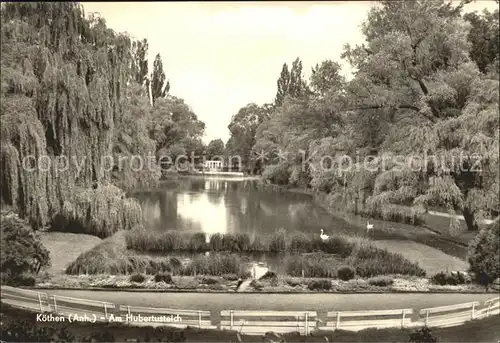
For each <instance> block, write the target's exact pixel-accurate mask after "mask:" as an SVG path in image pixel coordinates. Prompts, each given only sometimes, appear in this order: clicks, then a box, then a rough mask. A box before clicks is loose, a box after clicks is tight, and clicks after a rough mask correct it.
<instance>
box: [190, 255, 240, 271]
mask: <svg viewBox="0 0 500 343" xmlns="http://www.w3.org/2000/svg"><path fill="white" fill-rule="evenodd" d="M242 269H243V264H242V262H241V259H240V257H239V256H237V255H233V254H210V255H208V256H205V255H198V256H195V257H194V258H193V260H192V261H190V262H189V263H188V264H187V265H186V266H185V267H183V268H181V269H180V273H181V274H182V275H214V276H221V275H224V274H239V273H241V272H242Z"/></svg>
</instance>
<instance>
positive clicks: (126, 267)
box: [66, 241, 250, 277]
mask: <svg viewBox="0 0 500 343" xmlns="http://www.w3.org/2000/svg"><path fill="white" fill-rule="evenodd" d="M247 269H248V268H247V265H246V263H245V262H244V261H243V260H242V259H241V257H240V256H238V255H235V254H226V253H214V254H210V255H208V256H205V255H197V256H195V257H194V258H193V259H192V260H190V261H187V262H185V263H183V262H182V261H180V260H179V259H178V258H176V257H170V258H168V257H159V258H155V257H152V256H138V255H130V252H128V251H127V250H126V249H125V248H124V247H123V246H122V245H120V244H117V243H115V242H112V241H104V242H103V243H101V244H99V245H97V246H96V247H94V248H93V249H91V250H89V251H87V252H84V253H82V254H81V255H80V256H78V258H77V259H76V260H75V261H74V262H72V263H71V264H70V265H69V266H68V267H67V268H66V274H71V275H80V274H111V275H128V274H142V275H158V274H162V273H168V274H170V273H172V274H174V275H191V276H195V275H209V276H223V275H236V276H238V277H248V276H249V275H250V273H249V271H248V270H247Z"/></svg>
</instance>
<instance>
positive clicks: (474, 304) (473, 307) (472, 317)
mask: <svg viewBox="0 0 500 343" xmlns="http://www.w3.org/2000/svg"><path fill="white" fill-rule="evenodd" d="M475 309H476V303H472V310H471V314H470V319H474V314H475V313H474V311H475Z"/></svg>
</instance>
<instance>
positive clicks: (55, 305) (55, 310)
mask: <svg viewBox="0 0 500 343" xmlns="http://www.w3.org/2000/svg"><path fill="white" fill-rule="evenodd" d="M52 298H53V299H54V313H57V302H56V296H55V295H53V296H52Z"/></svg>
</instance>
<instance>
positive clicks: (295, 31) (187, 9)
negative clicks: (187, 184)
mask: <svg viewBox="0 0 500 343" xmlns="http://www.w3.org/2000/svg"><path fill="white" fill-rule="evenodd" d="M82 4H83V7H84V9H85V11H86V12H87V13H89V12H99V13H100V14H101V16H102V17H104V18H105V19H106V23H107V25H108V27H110V28H112V29H113V30H115V31H117V32H128V33H129V34H130V35H131V36H132V37H134V38H136V39H143V38H146V39H147V40H148V42H149V61H150V67H149V70H150V72H151V71H152V64H153V60H154V57H155V56H156V54H157V53H160V55H161V57H162V60H163V67H164V71H165V74H166V76H167V79H168V80H169V81H170V85H171V86H170V93H171V94H172V95H175V96H177V97H180V98H183V99H184V100H185V101H186V103H187V104H188V105H190V106H191V108H192V109H193V111H194V112H195V113H196V115H197V116H198V118H199V119H200V120H202V121H204V122H205V124H206V129H205V137H204V139H203V140H204V142H205V143H208V142H209V141H210V140H212V139H217V138H221V139H222V140H223V141H224V142H226V141H227V139H228V138H229V130H228V129H227V126H228V125H229V123H230V121H231V117H232V116H233V115H234V114H236V113H237V112H238V110H239V109H240V108H241V107H243V106H245V105H246V104H248V103H251V102H254V103H257V104H259V105H260V104H264V103H269V102H272V101H273V99H274V97H275V95H276V81H277V79H278V78H279V75H280V72H281V68H282V66H283V63H285V62H286V63H287V64H288V65H289V66H290V65H291V63H292V62H293V60H295V58H297V57H299V58H300V59H301V60H302V64H303V71H304V76H305V77H306V78H308V77H309V75H310V70H311V68H312V67H313V66H314V65H316V63H320V62H321V61H323V60H326V59H330V60H334V61H337V62H339V63H340V64H341V65H342V66H343V73H344V75H345V76H346V77H348V78H349V77H350V75H351V69H350V68H349V66H348V65H347V64H346V63H345V62H344V61H342V60H341V59H340V54H341V52H342V50H343V46H344V44H345V43H349V44H351V45H356V44H360V43H362V42H363V37H362V34H361V30H360V25H361V23H362V22H363V20H364V19H365V18H366V15H367V13H368V11H369V9H370V7H371V6H373V2H370V1H335V2H334V1H325V2H314V1H308V2H284V1H282V2H272V1H266V2H205V3H203V2H85V3H82ZM497 6H498V5H497V4H496V3H495V2H494V1H492V0H491V1H490V0H488V1H486V0H483V1H476V2H474V3H472V4H469V5H467V7H466V11H473V10H479V11H480V10H482V9H483V8H485V7H487V8H490V9H494V8H496V7H497Z"/></svg>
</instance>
